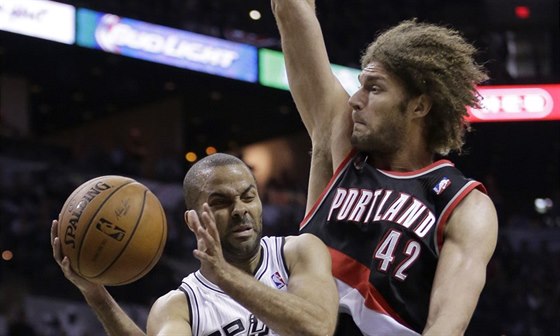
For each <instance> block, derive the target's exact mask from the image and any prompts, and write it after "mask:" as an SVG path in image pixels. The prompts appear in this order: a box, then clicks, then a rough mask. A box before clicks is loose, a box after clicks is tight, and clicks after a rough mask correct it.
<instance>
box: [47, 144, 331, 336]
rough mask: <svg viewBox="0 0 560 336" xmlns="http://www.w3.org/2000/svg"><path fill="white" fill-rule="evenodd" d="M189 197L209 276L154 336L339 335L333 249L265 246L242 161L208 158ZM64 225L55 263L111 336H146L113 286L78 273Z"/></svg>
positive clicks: (292, 240) (293, 243) (192, 286)
mask: <svg viewBox="0 0 560 336" xmlns="http://www.w3.org/2000/svg"><path fill="white" fill-rule="evenodd" d="M183 188H184V193H185V203H186V206H187V209H194V210H188V211H186V212H185V222H186V223H187V225H188V227H189V228H190V230H191V231H193V232H194V234H195V235H196V238H197V243H198V246H197V249H196V250H195V251H194V255H195V257H196V258H197V259H199V260H200V262H201V267H200V270H199V271H197V272H196V274H194V273H193V274H191V275H192V276H189V277H188V278H185V279H184V280H183V283H182V284H181V286H180V288H179V289H177V290H172V291H170V292H169V293H167V294H165V295H163V296H161V297H160V298H159V299H158V300H157V301H156V302H155V303H154V305H153V306H152V309H151V310H150V313H149V316H148V322H147V334H148V335H195V336H196V335H213V336H215V335H263V336H264V335H318V336H322V335H332V334H333V332H334V328H335V325H336V312H337V302H338V296H337V291H336V286H335V283H334V279H333V277H332V274H331V261H330V257H329V254H328V251H327V249H326V247H325V245H324V244H323V243H321V241H320V240H319V239H317V238H316V237H314V236H313V235H298V236H289V237H285V238H281V237H262V222H261V221H262V204H261V201H260V198H259V195H258V192H257V186H256V181H255V178H254V176H253V175H252V173H251V171H250V169H249V168H248V167H247V166H246V165H245V164H244V163H243V161H241V160H239V159H238V158H236V157H234V156H231V155H228V154H222V153H218V154H213V155H210V156H208V157H205V158H204V159H202V160H201V161H199V162H197V163H196V164H195V165H193V167H192V168H191V169H190V170H189V172H187V175H186V176H185V181H184V185H183ZM57 225H58V222H57V221H56V220H55V221H53V225H52V229H51V244H52V247H53V255H54V259H55V260H56V262H57V263H58V264H59V266H60V267H61V269H62V270H63V272H64V275H65V276H66V277H67V278H68V279H69V280H70V281H71V282H72V283H73V284H74V285H75V286H76V287H78V289H79V290H80V291H81V292H82V294H83V295H84V297H85V299H86V301H87V303H88V304H89V305H90V307H91V308H92V309H93V310H94V312H95V313H96V315H97V317H98V319H99V320H100V322H101V323H102V324H103V326H104V328H105V330H106V331H107V333H108V334H109V335H119V336H121V335H144V331H143V330H142V329H141V328H140V327H138V326H137V325H136V324H135V323H134V321H133V320H132V319H131V318H130V317H129V316H127V314H126V313H125V312H124V311H123V310H122V309H121V307H120V306H119V305H118V304H117V302H116V301H115V300H114V299H113V297H112V296H111V295H110V293H109V292H108V291H107V290H106V288H105V287H104V286H101V285H96V284H94V283H91V282H89V281H87V280H86V279H83V278H81V277H80V276H79V275H77V274H76V273H75V272H73V271H72V269H71V268H70V263H69V260H68V258H67V257H64V256H63V255H61V249H60V240H59V238H58V237H57V236H56V234H57ZM271 246H272V247H271ZM275 268H276V269H275ZM201 295H207V296H204V297H201ZM195 300H198V301H197V302H194V301H195ZM204 301H206V303H204Z"/></svg>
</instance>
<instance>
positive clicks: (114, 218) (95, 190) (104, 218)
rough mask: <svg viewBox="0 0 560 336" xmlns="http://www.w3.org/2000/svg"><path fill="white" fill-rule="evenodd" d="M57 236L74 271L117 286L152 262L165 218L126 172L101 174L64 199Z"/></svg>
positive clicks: (157, 253) (161, 244) (158, 253)
mask: <svg viewBox="0 0 560 336" xmlns="http://www.w3.org/2000/svg"><path fill="white" fill-rule="evenodd" d="M58 237H59V239H60V243H61V246H62V253H63V255H65V256H67V257H68V258H69V259H70V265H71V267H72V269H73V270H74V271H75V272H76V273H78V274H80V275H81V276H82V277H84V278H86V279H88V280H89V281H92V282H95V283H98V284H102V285H106V286H118V285H124V284H128V283H131V282H133V281H136V280H138V279H140V278H141V277H143V276H144V275H146V274H147V273H148V272H149V271H150V270H151V269H152V268H153V267H154V266H155V265H156V263H157V262H158V261H159V259H160V257H161V254H162V252H163V248H164V247H165V243H166V240H167V221H166V217H165V212H164V210H163V207H162V206H161V203H160V202H159V200H158V198H157V197H156V196H155V195H154V194H153V193H152V192H151V191H150V190H149V189H148V188H147V187H146V186H144V185H143V184H141V183H139V182H137V181H136V180H134V179H131V178H128V177H124V176H117V175H107V176H100V177H96V178H94V179H91V180H89V181H87V182H85V183H83V184H82V185H80V186H79V187H78V188H76V189H75V190H74V192H72V194H71V195H70V196H69V197H68V199H67V200H66V202H65V203H64V205H63V207H62V210H61V211H60V217H59V221H58Z"/></svg>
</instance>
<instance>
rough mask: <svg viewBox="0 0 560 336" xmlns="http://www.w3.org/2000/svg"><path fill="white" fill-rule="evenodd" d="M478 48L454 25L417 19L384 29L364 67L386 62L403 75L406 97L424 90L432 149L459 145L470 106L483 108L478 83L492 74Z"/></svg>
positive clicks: (446, 149) (364, 58) (444, 151)
mask: <svg viewBox="0 0 560 336" xmlns="http://www.w3.org/2000/svg"><path fill="white" fill-rule="evenodd" d="M475 53H476V49H475V47H474V46H472V45H471V44H469V43H467V42H466V41H465V39H464V38H463V37H462V36H461V34H460V33H459V32H458V31H456V30H454V29H451V28H448V27H443V26H438V25H434V24H430V23H420V22H417V20H416V19H413V20H406V21H403V22H401V23H400V24H398V25H397V26H395V27H393V28H390V29H388V30H386V31H385V32H383V33H381V34H380V35H379V36H378V37H377V38H376V39H375V40H374V41H373V42H372V43H371V44H370V45H369V46H368V47H367V49H366V50H365V52H364V54H363V55H362V58H361V63H362V67H365V66H367V65H368V64H369V63H371V62H373V61H377V62H380V63H382V64H383V65H384V66H385V67H386V68H387V70H388V71H389V72H391V73H393V74H395V75H396V76H397V77H398V78H400V79H401V80H402V82H403V84H404V85H405V89H406V91H407V94H408V97H409V98H410V97H414V96H417V95H420V94H425V95H427V96H428V97H430V98H431V100H432V109H431V110H430V113H429V114H428V115H427V116H426V129H425V137H426V140H427V143H428V147H429V149H430V150H431V151H432V152H434V153H439V154H447V153H449V152H450V151H452V150H456V151H459V152H460V150H461V147H462V146H463V143H464V135H465V132H466V131H467V130H469V125H468V123H467V121H466V120H465V117H466V115H467V108H466V107H467V106H471V107H474V108H480V95H479V93H478V91H477V88H476V85H478V84H480V83H482V82H483V81H485V80H487V79H488V76H487V74H486V71H485V70H484V68H483V67H482V66H481V65H478V64H477V63H476V62H475V60H474V54H475Z"/></svg>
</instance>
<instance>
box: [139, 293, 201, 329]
mask: <svg viewBox="0 0 560 336" xmlns="http://www.w3.org/2000/svg"><path fill="white" fill-rule="evenodd" d="M147 324H148V325H147V328H146V329H147V334H148V335H185V336H191V335H192V331H191V326H190V321H189V305H188V302H187V298H186V296H185V294H184V293H182V292H181V291H179V290H175V291H171V292H169V293H168V294H166V295H164V296H162V297H160V298H159V299H157V300H156V302H155V303H154V304H153V306H152V308H151V310H150V314H149V315H148V323H147Z"/></svg>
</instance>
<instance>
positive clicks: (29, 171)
mask: <svg viewBox="0 0 560 336" xmlns="http://www.w3.org/2000/svg"><path fill="white" fill-rule="evenodd" d="M18 1H19V0H0V99H1V100H0V141H1V142H0V251H1V253H2V260H0V336H2V335H10V333H9V330H10V328H11V327H13V326H19V327H21V328H22V329H20V330H27V331H25V333H24V334H25V335H32V333H31V331H30V330H29V329H23V328H24V326H26V327H29V328H32V329H33V333H34V334H36V335H63V334H66V335H103V330H102V328H101V326H100V325H99V323H97V321H96V320H95V317H94V316H93V315H92V314H91V312H90V311H89V310H88V309H87V306H85V304H84V303H83V300H82V298H81V296H80V294H79V292H78V290H77V289H75V288H74V287H73V286H72V285H71V284H70V283H69V282H68V281H67V280H66V279H65V278H64V277H63V275H62V273H61V271H60V270H59V269H58V267H57V265H56V264H55V262H54V261H53V259H52V256H51V249H50V244H49V229H50V222H51V219H53V218H55V217H56V216H57V214H58V211H59V210H60V208H61V206H62V204H63V202H64V200H65V199H66V197H67V196H68V195H69V193H70V192H71V191H72V190H73V189H74V188H75V187H76V186H77V185H79V184H80V183H81V182H83V181H85V180H86V179H88V178H90V177H93V176H98V175H102V174H122V175H127V176H131V177H134V178H137V179H138V180H140V181H142V182H144V183H145V184H146V185H148V186H149V187H150V188H151V189H152V190H153V191H154V192H155V193H156V195H158V197H159V198H160V199H161V201H162V203H163V204H164V206H165V209H166V212H167V216H168V221H169V229H170V232H169V238H168V243H167V246H166V250H165V252H164V256H163V257H162V259H161V261H160V263H159V264H158V265H157V266H156V267H155V268H154V270H153V271H152V272H150V273H149V274H148V275H147V276H146V277H144V278H143V279H141V280H139V281H137V282H135V283H133V284H131V285H127V286H122V287H112V288H110V291H111V293H113V295H114V296H115V297H116V299H117V300H118V301H119V302H120V303H122V304H123V305H124V306H125V308H126V309H127V311H128V312H129V313H130V314H131V316H132V317H133V318H134V319H135V320H136V321H138V322H139V324H141V325H143V323H144V322H145V317H146V314H147V309H149V307H150V305H151V303H152V302H153V300H154V299H155V298H157V297H158V296H159V295H161V294H163V293H165V292H167V291H168V290H170V289H174V288H176V287H177V286H178V284H179V283H180V280H181V278H182V277H183V276H185V275H186V274H188V273H189V272H190V271H192V270H194V269H196V267H197V262H196V261H195V260H194V259H193V258H192V253H191V252H192V249H193V248H194V246H195V242H194V239H193V237H192V236H191V235H190V233H189V232H188V231H187V229H186V228H185V227H184V225H183V221H182V213H183V211H184V206H183V203H182V197H181V181H182V177H183V175H184V173H185V171H186V169H187V168H188V167H189V165H190V162H189V161H187V160H186V157H185V156H186V153H188V152H191V153H192V154H196V155H197V156H198V157H202V156H204V155H206V151H207V150H212V149H208V147H210V146H212V147H213V148H215V149H216V150H217V151H221V152H229V153H234V154H236V155H239V156H241V157H242V158H244V159H245V160H246V161H247V162H248V163H249V164H250V165H251V166H252V167H253V169H254V171H255V175H256V176H257V179H258V183H259V189H260V193H261V196H263V198H264V200H265V204H264V214H265V230H266V233H267V234H290V233H295V232H297V224H298V222H299V221H300V220H301V218H302V216H303V211H304V201H305V196H306V194H305V192H306V186H307V168H308V165H309V156H308V151H309V148H310V144H309V141H308V139H307V135H306V133H305V130H304V128H303V125H302V124H301V122H300V120H299V116H298V114H297V111H296V110H295V107H294V104H293V102H292V99H291V97H290V94H289V92H288V91H286V90H282V89H276V88H273V87H268V86H266V85H263V84H262V83H258V82H254V83H251V82H248V81H240V80H236V79H232V78H226V77H223V76H219V75H212V74H208V73H204V72H199V71H193V70H189V69H185V68H179V67H176V66H170V65H165V64H159V63H156V62H150V61H144V60H141V59H136V58H133V57H127V56H123V55H118V54H115V53H109V52H105V51H102V50H98V49H91V48H87V47H83V46H79V45H77V44H75V43H71V44H65V43H59V42H52V41H49V40H46V39H41V38H35V37H30V36H25V35H24V34H21V33H16V32H13V31H9V29H5V27H7V21H5V22H2V21H1V20H7V18H8V17H9V15H8V14H6V11H7V10H6V9H7V8H9V9H14V8H16V7H15V5H14V3H32V1H31V0H26V1H22V2H18ZM59 3H65V4H69V5H72V6H75V7H76V8H87V9H90V10H94V11H98V12H104V13H111V14H115V15H119V16H121V17H126V18H130V19H135V20H139V21H143V22H148V23H152V24H156V25H161V26H165V27H170V28H175V29H179V30H182V31H189V32H195V33H199V34H203V35H206V36H213V37H217V38H220V39H223V40H229V41H235V42H238V43H243V44H247V45H251V46H254V47H257V48H265V49H269V50H279V47H280V46H279V37H278V32H277V30H276V27H275V24H274V20H273V18H272V14H271V12H270V3H269V1H256V0H249V1H239V0H222V1H220V0H199V1H198V0H182V1H179V0H162V1H142V2H140V1H125V0H121V1H109V0H103V1H101V0H99V1H91V0H90V1H86V0H84V1H60V2H59ZM251 10H258V11H259V12H260V14H261V18H260V19H259V20H253V19H251V18H250V16H249V13H250V11H251ZM317 10H318V15H319V19H320V21H321V23H322V25H323V31H324V34H325V37H326V39H327V40H326V42H327V47H328V49H329V52H330V56H331V62H332V63H333V64H338V65H342V66H345V67H349V68H353V69H357V68H359V65H358V59H359V55H360V52H361V51H362V50H363V49H364V47H365V46H366V45H367V43H368V42H370V41H371V40H372V39H373V37H374V36H375V34H376V33H377V32H378V31H379V30H380V29H383V28H386V27H388V26H390V25H393V24H396V23H397V22H399V21H400V20H402V19H407V18H412V17H417V18H419V19H421V20H426V21H431V22H436V23H445V24H449V25H452V26H453V27H455V28H457V29H459V30H461V31H463V32H464V34H465V36H466V37H467V39H468V40H470V41H472V42H473V43H474V44H475V45H476V46H477V47H478V48H479V49H480V54H479V55H478V57H479V59H480V61H481V62H484V63H485V64H486V66H487V68H488V69H489V71H490V77H491V80H490V81H489V82H488V83H486V84H487V85H506V84H507V85H510V84H515V85H517V84H523V85H534V84H557V83H560V34H559V8H558V1H557V0H532V1H522V0H515V1H514V0H474V1H473V0H470V1H465V0H457V1H443V0H419V1H413V0H394V1H365V0H362V1H357V0H355V1H321V0H319V1H317ZM12 14H13V13H12ZM16 14H18V15H19V16H20V17H25V16H26V15H27V16H29V17H30V18H33V19H34V18H37V17H38V16H36V15H39V14H40V13H33V12H32V11H29V12H25V13H16ZM6 30H7V31H6ZM554 103H555V104H556V107H555V108H556V109H558V104H560V102H559V101H555V102H554ZM451 159H452V160H453V161H454V162H455V163H456V165H457V166H458V167H459V168H461V169H462V170H463V171H464V172H465V173H466V175H468V176H470V177H473V178H476V179H479V180H481V181H482V182H484V183H485V184H486V186H487V187H488V189H489V192H490V196H491V197H492V199H493V200H494V202H495V204H496V206H497V207H498V211H499V220H500V235H499V242H498V247H497V250H496V253H495V255H494V257H493V258H492V261H491V262H490V265H489V268H488V282H487V286H486V288H485V290H484V292H483V294H482V296H481V299H480V302H479V305H478V308H477V310H476V312H475V315H474V317H473V320H472V322H471V325H470V326H469V329H468V332H467V334H468V335H520V336H521V335H553V334H560V313H559V312H560V304H559V303H560V208H559V204H560V121H516V122H489V123H474V124H473V132H472V133H470V134H469V135H468V138H467V145H466V152H465V153H464V154H463V155H461V156H457V155H453V156H452V157H451ZM12 334H13V335H16V334H17V333H12ZM21 334H23V333H21Z"/></svg>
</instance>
